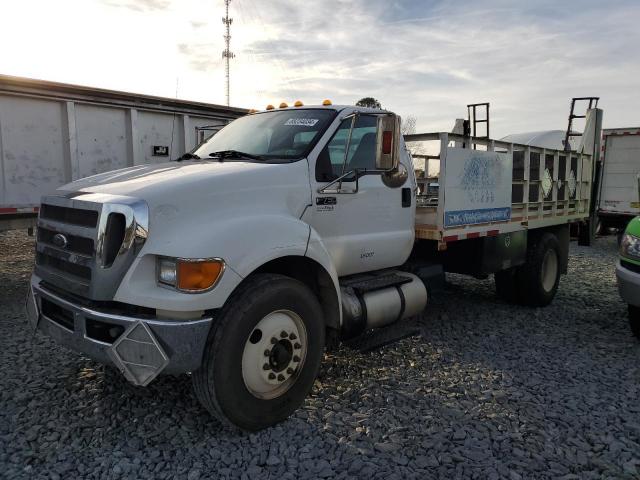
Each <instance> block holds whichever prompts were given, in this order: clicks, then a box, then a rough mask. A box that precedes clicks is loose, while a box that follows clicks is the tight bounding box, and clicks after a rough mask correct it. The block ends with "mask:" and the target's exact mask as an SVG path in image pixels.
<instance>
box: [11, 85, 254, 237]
mask: <svg viewBox="0 0 640 480" xmlns="http://www.w3.org/2000/svg"><path fill="white" fill-rule="evenodd" d="M246 112H247V111H246V110H245V109H241V108H231V107H226V106H220V105H211V104H205V103H199V102H192V101H183V100H176V99H169V98H161V97H153V96H148V95H138V94H133V93H125V92H118V91H111V90H103V89H96V88H89V87H82V86H77V85H68V84H62V83H54V82H45V81H40V80H31V79H25V78H18V77H12V76H5V75H0V231H1V230H8V229H15V228H29V227H32V226H33V225H35V221H36V214H37V211H38V205H39V204H40V198H41V197H42V195H44V194H46V193H49V192H52V191H54V190H55V189H56V188H58V187H59V186H61V185H63V184H65V183H68V182H70V181H73V180H77V179H79V178H83V177H88V176H90V175H95V174H98V173H102V172H106V171H109V170H115V169H119V168H123V167H130V166H135V165H142V164H150V163H151V164H153V163H161V162H165V161H167V160H168V159H175V158H177V157H179V156H180V155H182V154H183V153H184V152H187V151H189V150H191V149H193V148H194V147H196V146H197V145H198V144H200V143H201V142H202V141H204V140H206V139H207V138H208V137H209V136H211V135H212V134H213V133H214V132H215V131H217V130H219V129H220V128H222V127H223V126H224V125H226V124H227V123H229V121H231V120H234V119H236V118H238V117H240V116H242V115H245V114H246Z"/></svg>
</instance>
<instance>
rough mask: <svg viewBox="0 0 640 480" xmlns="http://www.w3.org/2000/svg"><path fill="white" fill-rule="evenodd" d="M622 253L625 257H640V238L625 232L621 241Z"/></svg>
mask: <svg viewBox="0 0 640 480" xmlns="http://www.w3.org/2000/svg"><path fill="white" fill-rule="evenodd" d="M620 255H622V256H623V257H632V258H640V238H638V237H634V236H633V235H631V234H629V233H625V234H624V235H623V237H622V242H621V243H620Z"/></svg>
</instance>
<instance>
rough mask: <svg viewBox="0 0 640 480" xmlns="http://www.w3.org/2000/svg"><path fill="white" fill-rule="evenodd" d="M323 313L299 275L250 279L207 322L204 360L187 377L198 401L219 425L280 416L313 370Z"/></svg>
mask: <svg viewBox="0 0 640 480" xmlns="http://www.w3.org/2000/svg"><path fill="white" fill-rule="evenodd" d="M321 312H322V309H321V307H320V304H319V302H318V299H317V298H316V296H315V295H314V294H313V292H312V291H311V290H310V289H309V288H308V287H307V286H306V285H305V284H303V283H302V282H299V281H298V280H294V279H292V278H289V277H285V276H283V275H276V274H257V275H255V276H253V277H252V278H249V279H248V280H247V281H246V282H245V283H244V284H243V285H241V286H240V287H239V289H238V290H237V291H236V292H234V294H233V295H232V297H231V298H230V299H229V301H228V302H227V304H226V305H225V306H224V307H223V308H222V310H221V311H220V314H219V315H218V316H217V318H216V319H215V321H214V324H213V325H212V326H211V331H210V332H209V337H208V340H207V344H206V346H205V351H204V356H203V361H202V365H201V366H200V368H199V369H198V370H196V371H195V372H193V375H192V379H193V385H194V389H195V392H196V396H197V397H198V400H199V401H200V403H202V405H203V406H204V407H205V408H206V409H207V410H208V411H209V412H210V413H211V414H212V415H213V416H215V417H216V418H218V419H219V420H220V421H221V422H222V423H224V424H227V425H233V426H236V427H239V428H241V429H244V430H250V431H256V430H261V429H263V428H266V427H269V426H272V425H275V424H276V423H278V422H281V421H283V420H285V419H286V418H287V417H288V416H289V415H291V413H293V412H294V411H295V410H296V409H297V408H298V407H299V406H300V405H301V404H302V403H303V401H304V399H305V398H306V397H307V395H308V393H309V391H310V390H311V387H312V386H313V382H314V380H315V378H316V375H317V373H318V369H319V367H320V363H321V360H322V355H323V351H324V339H325V326H324V322H323V319H322V314H321ZM272 377H273V378H272Z"/></svg>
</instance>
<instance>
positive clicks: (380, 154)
mask: <svg viewBox="0 0 640 480" xmlns="http://www.w3.org/2000/svg"><path fill="white" fill-rule="evenodd" d="M399 163H400V117H399V116H398V115H394V114H392V113H390V114H386V115H380V116H379V117H378V135H377V141H376V169H377V170H395V169H397V168H398V164H399Z"/></svg>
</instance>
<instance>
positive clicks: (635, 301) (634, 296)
mask: <svg viewBox="0 0 640 480" xmlns="http://www.w3.org/2000/svg"><path fill="white" fill-rule="evenodd" d="M616 277H618V290H619V291H620V296H621V297H622V299H623V300H624V301H625V302H626V303H628V304H629V305H634V306H636V307H640V273H636V272H633V271H631V270H629V269H628V268H625V267H623V266H622V265H621V264H620V260H618V263H617V264H616Z"/></svg>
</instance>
